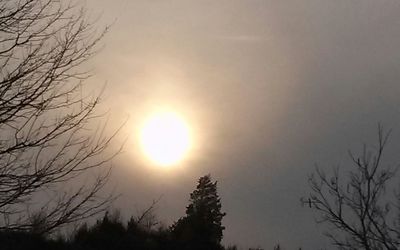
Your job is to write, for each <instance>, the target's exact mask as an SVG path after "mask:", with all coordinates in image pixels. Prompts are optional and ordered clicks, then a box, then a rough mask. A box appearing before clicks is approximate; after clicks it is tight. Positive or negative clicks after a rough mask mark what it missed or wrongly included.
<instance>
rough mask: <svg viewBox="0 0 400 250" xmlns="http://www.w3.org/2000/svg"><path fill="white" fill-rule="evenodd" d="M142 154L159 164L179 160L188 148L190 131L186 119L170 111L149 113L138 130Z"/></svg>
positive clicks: (173, 163) (173, 162)
mask: <svg viewBox="0 0 400 250" xmlns="http://www.w3.org/2000/svg"><path fill="white" fill-rule="evenodd" d="M140 144H141V148H142V150H143V152H144V154H145V155H146V156H147V158H149V159H150V160H151V161H152V162H153V163H155V164H157V165H159V166H171V165H175V164H177V163H178V162H180V161H181V160H182V159H183V158H184V157H185V156H186V154H187V152H188V150H189V148H190V132H189V126H188V125H187V123H186V121H185V120H184V119H183V118H182V117H181V116H179V115H178V114H176V113H174V112H170V111H163V112H158V113H155V114H153V115H151V116H150V117H149V118H148V119H147V120H146V121H145V122H144V125H143V126H142V128H141V130H140Z"/></svg>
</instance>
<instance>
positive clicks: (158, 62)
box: [86, 0, 400, 249]
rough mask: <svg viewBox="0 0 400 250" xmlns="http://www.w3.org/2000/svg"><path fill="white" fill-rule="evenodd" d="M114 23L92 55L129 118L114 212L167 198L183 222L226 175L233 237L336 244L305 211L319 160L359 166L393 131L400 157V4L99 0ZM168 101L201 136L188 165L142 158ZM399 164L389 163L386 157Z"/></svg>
mask: <svg viewBox="0 0 400 250" xmlns="http://www.w3.org/2000/svg"><path fill="white" fill-rule="evenodd" d="M86 6H87V8H88V10H89V13H90V15H92V16H99V18H98V19H97V20H98V21H97V23H96V25H97V26H98V27H104V25H107V24H112V25H111V28H110V30H109V32H108V34H107V36H106V37H105V38H104V39H103V41H102V44H103V45H104V47H103V48H102V49H101V51H100V52H99V53H98V54H97V55H96V57H95V58H93V60H92V61H91V62H92V65H91V66H92V67H93V73H94V74H93V77H92V78H91V79H90V80H89V81H88V82H89V85H90V86H92V87H93V88H94V89H95V90H100V89H102V88H103V86H104V85H106V88H105V90H104V92H103V96H104V101H103V107H105V108H107V109H108V110H109V112H110V117H111V118H110V119H111V120H112V122H111V124H112V125H113V126H117V124H120V123H121V122H123V121H124V120H126V119H128V122H127V124H126V125H125V127H124V129H123V133H124V136H126V137H128V139H127V141H126V144H125V147H124V152H123V153H122V154H121V155H120V156H119V157H118V159H116V160H115V161H114V162H113V164H114V165H115V166H116V167H115V168H114V173H113V182H114V183H115V184H116V185H115V190H116V191H117V192H118V193H120V194H121V198H120V199H119V200H118V201H117V202H116V204H115V206H116V207H118V208H120V209H121V210H122V212H123V214H125V215H128V216H129V215H132V214H135V213H138V212H139V211H140V210H141V209H144V208H146V207H147V206H148V205H149V204H151V202H152V200H155V199H158V198H159V197H160V196H161V197H162V198H161V200H160V202H159V203H158V204H157V210H156V213H157V215H158V216H159V218H160V219H161V220H162V221H164V223H165V224H167V225H168V224H171V223H172V222H173V221H175V220H177V219H178V218H179V217H180V216H183V215H184V212H185V206H186V205H187V204H188V199H189V193H190V192H191V191H192V190H193V189H194V188H195V185H196V181H197V179H198V178H199V177H200V176H202V175H205V174H208V173H210V174H211V175H212V177H213V179H214V180H217V181H218V188H219V194H220V196H221V201H222V206H223V210H224V211H225V212H227V215H226V217H225V218H224V220H223V224H224V225H225V226H226V230H225V232H224V243H226V244H238V245H239V246H243V247H257V246H260V247H264V248H265V249H270V248H272V246H273V245H275V244H276V243H281V245H283V246H284V247H286V248H287V249H295V248H296V247H300V246H301V247H303V248H304V249H319V248H329V242H328V241H327V240H325V238H324V237H323V236H322V231H323V229H324V227H323V226H321V225H316V223H315V218H316V215H315V214H314V213H313V212H312V211H310V210H309V209H307V208H306V207H302V206H301V203H300V198H301V197H303V196H306V195H307V194H308V193H309V188H308V185H307V178H308V176H309V174H311V173H312V172H313V171H314V169H315V165H316V164H317V165H319V166H320V167H321V168H323V169H326V170H329V169H330V168H331V167H334V166H338V165H341V166H342V167H343V168H346V167H347V166H348V164H349V161H348V154H347V152H348V150H353V151H354V152H359V151H358V150H359V149H360V147H361V146H362V144H363V143H368V144H370V143H374V142H375V139H376V131H377V124H378V123H379V122H381V123H382V124H383V126H384V127H385V128H387V129H389V128H392V129H393V134H392V136H391V141H390V144H389V146H388V151H387V155H386V158H385V159H386V160H387V164H394V163H396V162H399V161H400V159H399V158H398V156H397V157H396V155H398V151H399V149H400V143H399V142H400V126H399V125H400V99H399V96H400V81H399V80H400V50H399V46H398V45H399V44H400V15H399V13H400V2H399V1H397V0H393V1H386V0H381V1H376V0H351V1H349V0H335V1H333V0H303V1H300V0H298V1H297V0H287V1H269V0H246V1H245V0H218V1H215V0H213V1H211V0H201V1H192V0H113V1H110V0H87V1H86ZM157 107H168V108H170V109H173V110H175V111H176V112H178V113H179V114H181V115H182V116H183V117H185V119H186V120H187V122H188V124H190V127H191V129H192V134H193V146H192V148H191V151H190V153H189V154H188V156H187V158H186V159H185V160H184V161H182V162H181V163H180V164H179V166H177V167H174V168H170V169H162V168H159V167H156V166H152V165H151V164H149V162H146V160H144V159H143V156H142V152H141V151H140V147H139V145H138V140H137V134H138V133H137V130H138V127H139V126H140V124H141V123H142V122H143V120H144V119H145V117H146V116H147V115H148V114H150V113H151V112H152V110H154V109H157ZM385 163H386V162H385Z"/></svg>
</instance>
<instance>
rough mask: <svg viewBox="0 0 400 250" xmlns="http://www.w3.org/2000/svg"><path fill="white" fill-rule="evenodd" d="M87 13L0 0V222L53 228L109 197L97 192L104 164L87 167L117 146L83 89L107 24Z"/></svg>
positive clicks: (55, 2)
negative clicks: (86, 65) (102, 25)
mask: <svg viewBox="0 0 400 250" xmlns="http://www.w3.org/2000/svg"><path fill="white" fill-rule="evenodd" d="M87 20H88V18H87V15H86V14H85V10H84V8H81V7H79V5H75V4H74V3H72V2H69V1H59V0H0V215H1V217H2V219H1V221H0V229H10V230H14V229H15V230H29V229H31V228H32V227H34V228H35V230H39V229H40V231H41V232H42V233H44V232H51V231H52V230H54V229H56V228H58V227H60V226H62V225H65V224H67V223H71V222H76V221H78V220H82V219H84V218H87V217H89V216H92V215H94V214H96V213H98V212H101V211H104V209H105V208H106V207H107V205H108V204H109V202H111V200H112V197H111V196H106V197H100V195H99V194H100V190H101V189H102V188H103V187H104V185H105V183H106V181H107V179H108V176H109V167H107V169H105V171H97V172H96V173H97V174H96V176H94V177H92V178H89V177H88V176H87V175H85V173H90V174H95V172H94V171H92V170H94V169H100V168H101V169H103V167H102V166H103V165H104V164H105V163H107V162H109V161H110V160H111V159H112V158H113V157H114V156H115V153H116V152H114V153H112V152H108V151H107V148H108V146H109V144H110V142H111V139H113V137H114V136H115V134H113V135H110V136H105V133H104V127H99V128H97V129H95V128H93V125H92V124H93V120H94V119H96V118H99V117H101V115H99V114H96V113H95V108H96V107H97V105H98V104H99V101H100V98H99V96H91V95H88V96H86V95H84V94H83V93H84V91H83V90H82V89H83V86H84V85H83V82H84V80H85V79H86V78H87V77H89V74H88V72H85V71H83V70H82V65H83V64H84V63H85V62H86V61H87V60H88V59H90V58H91V56H92V55H93V54H94V53H95V52H96V45H97V44H98V42H99V40H100V39H101V38H102V37H103V35H104V33H105V31H106V29H103V30H101V31H97V30H96V29H95V27H94V25H93V24H92V23H91V22H88V21H87ZM106 151H107V152H106ZM116 151H118V150H116ZM106 153H107V154H106ZM71 182H73V185H70V184H71ZM39 201H41V202H39ZM32 218H33V219H32ZM38 224H40V226H38Z"/></svg>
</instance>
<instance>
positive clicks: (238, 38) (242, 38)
mask: <svg viewBox="0 0 400 250" xmlns="http://www.w3.org/2000/svg"><path fill="white" fill-rule="evenodd" d="M217 38H218V39H221V40H227V41H232V42H265V41H268V40H269V39H268V38H267V37H265V36H256V35H221V36H217Z"/></svg>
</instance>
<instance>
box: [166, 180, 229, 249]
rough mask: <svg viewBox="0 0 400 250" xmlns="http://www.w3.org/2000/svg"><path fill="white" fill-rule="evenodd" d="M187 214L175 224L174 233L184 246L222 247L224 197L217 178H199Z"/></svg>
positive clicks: (192, 247)
mask: <svg viewBox="0 0 400 250" xmlns="http://www.w3.org/2000/svg"><path fill="white" fill-rule="evenodd" d="M189 202H190V203H189V205H188V206H187V208H186V216H185V217H183V218H181V219H179V220H178V221H177V222H176V223H175V225H174V226H173V227H172V231H173V234H174V235H175V237H176V238H177V240H178V242H180V243H181V245H182V246H181V247H182V248H184V249H221V244H220V242H221V240H222V236H223V234H222V231H223V230H224V229H225V227H223V226H222V218H223V217H224V216H225V213H223V212H221V201H220V198H219V196H218V193H217V182H212V181H211V176H210V175H206V176H203V177H201V178H200V179H199V181H198V184H197V187H196V189H195V190H194V191H193V192H192V193H191V194H190V200H189Z"/></svg>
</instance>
